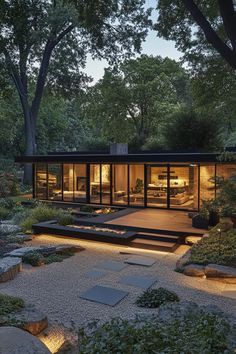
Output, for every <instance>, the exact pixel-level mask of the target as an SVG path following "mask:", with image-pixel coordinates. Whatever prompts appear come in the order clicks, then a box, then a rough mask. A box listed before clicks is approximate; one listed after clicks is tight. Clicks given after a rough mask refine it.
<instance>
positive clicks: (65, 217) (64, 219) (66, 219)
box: [58, 213, 74, 226]
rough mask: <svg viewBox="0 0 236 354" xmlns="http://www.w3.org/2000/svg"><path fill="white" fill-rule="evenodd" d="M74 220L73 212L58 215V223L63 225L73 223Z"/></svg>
mask: <svg viewBox="0 0 236 354" xmlns="http://www.w3.org/2000/svg"><path fill="white" fill-rule="evenodd" d="M73 222H74V217H73V216H72V215H71V214H69V213H68V214H63V213H62V215H59V217H58V224H59V225H62V226H66V225H71V224H73Z"/></svg>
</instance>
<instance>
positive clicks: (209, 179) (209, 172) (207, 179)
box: [200, 165, 216, 202]
mask: <svg viewBox="0 0 236 354" xmlns="http://www.w3.org/2000/svg"><path fill="white" fill-rule="evenodd" d="M215 181H216V178H215V165H205V166H204V165H201V166H200V201H201V202H202V200H207V199H214V198H215Z"/></svg>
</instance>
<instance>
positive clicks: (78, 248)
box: [55, 245, 84, 254]
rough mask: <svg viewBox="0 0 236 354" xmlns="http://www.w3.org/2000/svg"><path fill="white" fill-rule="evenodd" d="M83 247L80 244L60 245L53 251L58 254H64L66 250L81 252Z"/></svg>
mask: <svg viewBox="0 0 236 354" xmlns="http://www.w3.org/2000/svg"><path fill="white" fill-rule="evenodd" d="M83 250H84V248H83V247H81V246H76V245H60V246H57V247H56V250H55V253H58V254H65V253H67V252H72V253H76V252H81V251H83Z"/></svg>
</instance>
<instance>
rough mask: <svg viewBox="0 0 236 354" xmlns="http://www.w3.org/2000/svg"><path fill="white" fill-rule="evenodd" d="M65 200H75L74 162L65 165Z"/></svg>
mask: <svg viewBox="0 0 236 354" xmlns="http://www.w3.org/2000/svg"><path fill="white" fill-rule="evenodd" d="M63 200H64V201H65V202H73V200H74V166H73V164H72V163H71V164H64V165H63Z"/></svg>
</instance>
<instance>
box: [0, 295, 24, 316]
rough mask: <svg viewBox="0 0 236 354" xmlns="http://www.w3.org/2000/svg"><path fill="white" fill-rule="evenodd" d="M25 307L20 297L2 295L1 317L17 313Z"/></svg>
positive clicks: (0, 297) (0, 300)
mask: <svg viewBox="0 0 236 354" xmlns="http://www.w3.org/2000/svg"><path fill="white" fill-rule="evenodd" d="M23 307H24V301H23V300H22V299H20V298H19V297H13V296H9V295H4V294H0V316H3V315H8V314H10V313H12V312H17V311H19V310H21V309H22V308H23Z"/></svg>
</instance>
